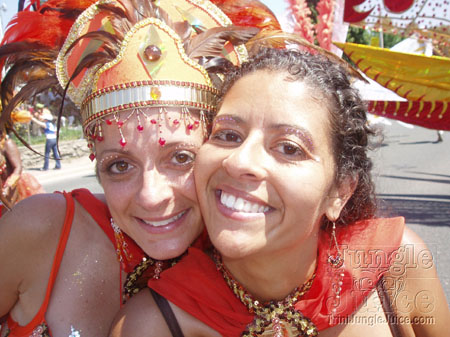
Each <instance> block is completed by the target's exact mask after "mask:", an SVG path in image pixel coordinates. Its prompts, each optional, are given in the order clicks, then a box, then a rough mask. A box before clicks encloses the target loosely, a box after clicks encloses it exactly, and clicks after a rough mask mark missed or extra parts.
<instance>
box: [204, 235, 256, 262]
mask: <svg viewBox="0 0 450 337" xmlns="http://www.w3.org/2000/svg"><path fill="white" fill-rule="evenodd" d="M249 239H251V238H248V237H247V236H246V235H244V237H243V238H241V237H239V236H238V235H236V234H235V233H232V232H229V233H223V232H222V233H221V234H220V235H219V236H217V237H215V238H211V241H212V243H213V245H214V247H215V248H216V249H217V250H218V251H219V253H220V254H221V255H222V256H223V257H226V258H228V259H233V260H235V259H241V258H245V257H247V256H249V255H252V254H254V253H256V252H257V251H259V247H258V245H256V244H257V242H255V241H256V240H249Z"/></svg>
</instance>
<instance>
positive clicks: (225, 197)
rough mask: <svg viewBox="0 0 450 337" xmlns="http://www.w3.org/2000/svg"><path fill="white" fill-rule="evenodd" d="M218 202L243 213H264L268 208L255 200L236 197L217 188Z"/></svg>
mask: <svg viewBox="0 0 450 337" xmlns="http://www.w3.org/2000/svg"><path fill="white" fill-rule="evenodd" d="M219 193H220V203H221V204H222V205H223V206H225V207H226V208H228V209H231V210H233V211H237V212H243V213H266V212H268V211H269V210H270V207H269V206H264V205H261V204H258V203H255V202H251V201H248V200H245V199H243V198H240V197H236V196H234V195H232V194H229V193H226V192H224V191H221V190H219Z"/></svg>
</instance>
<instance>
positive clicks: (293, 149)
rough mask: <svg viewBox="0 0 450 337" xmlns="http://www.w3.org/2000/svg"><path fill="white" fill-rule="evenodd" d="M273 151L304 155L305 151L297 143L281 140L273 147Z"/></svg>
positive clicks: (289, 154)
mask: <svg viewBox="0 0 450 337" xmlns="http://www.w3.org/2000/svg"><path fill="white" fill-rule="evenodd" d="M274 150H275V151H278V152H280V153H282V154H285V155H288V156H304V155H305V151H303V149H302V148H301V147H300V146H298V145H297V144H294V143H291V142H283V143H281V144H278V145H277V146H275V147H274Z"/></svg>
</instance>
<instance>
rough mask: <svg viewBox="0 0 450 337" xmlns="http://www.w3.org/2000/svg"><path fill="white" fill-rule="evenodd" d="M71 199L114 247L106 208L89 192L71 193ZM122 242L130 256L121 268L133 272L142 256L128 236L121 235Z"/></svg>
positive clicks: (81, 190)
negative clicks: (75, 201)
mask: <svg viewBox="0 0 450 337" xmlns="http://www.w3.org/2000/svg"><path fill="white" fill-rule="evenodd" d="M72 195H73V197H74V198H75V199H76V200H77V201H78V202H79V203H80V204H81V206H83V208H84V209H85V210H86V211H87V212H88V213H89V214H90V215H91V217H92V218H93V219H94V220H95V222H96V223H97V224H98V225H99V226H100V228H101V229H102V230H103V232H105V234H106V236H108V238H109V240H111V242H112V244H113V245H114V246H115V245H116V243H115V242H116V239H115V237H114V230H113V229H112V227H111V213H110V212H109V209H108V206H107V205H106V204H105V203H103V202H102V201H101V200H99V199H97V198H96V197H95V196H94V195H93V194H92V193H91V192H90V191H89V190H87V189H85V188H80V189H76V190H73V191H72ZM123 237H124V240H125V241H126V243H127V249H128V252H129V253H130V254H131V256H132V257H131V259H130V261H123V262H122V263H121V268H122V270H124V271H125V272H126V273H129V272H131V271H133V268H134V267H135V266H136V265H137V264H139V263H140V262H141V261H142V258H143V257H144V254H143V252H142V250H141V249H140V248H139V246H138V245H137V244H136V243H135V242H134V241H133V239H131V238H130V237H129V236H128V235H126V234H125V233H123Z"/></svg>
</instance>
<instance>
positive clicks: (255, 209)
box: [250, 204, 259, 213]
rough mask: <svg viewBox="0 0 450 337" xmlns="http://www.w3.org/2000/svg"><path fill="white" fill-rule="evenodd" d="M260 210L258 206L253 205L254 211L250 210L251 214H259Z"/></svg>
mask: <svg viewBox="0 0 450 337" xmlns="http://www.w3.org/2000/svg"><path fill="white" fill-rule="evenodd" d="M258 210H259V205H258V204H253V205H252V209H251V210H250V212H251V213H258Z"/></svg>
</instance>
